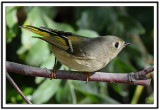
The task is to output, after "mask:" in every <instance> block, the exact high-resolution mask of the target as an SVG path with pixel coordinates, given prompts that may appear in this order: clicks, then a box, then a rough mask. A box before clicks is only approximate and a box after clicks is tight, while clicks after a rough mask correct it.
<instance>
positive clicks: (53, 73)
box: [50, 57, 57, 80]
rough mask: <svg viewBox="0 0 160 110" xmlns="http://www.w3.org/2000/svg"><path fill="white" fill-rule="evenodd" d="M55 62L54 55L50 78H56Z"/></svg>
mask: <svg viewBox="0 0 160 110" xmlns="http://www.w3.org/2000/svg"><path fill="white" fill-rule="evenodd" d="M56 64H57V60H56V57H55V62H54V67H53V70H52V73H51V74H50V77H51V80H52V79H53V78H56V71H57V68H56Z"/></svg>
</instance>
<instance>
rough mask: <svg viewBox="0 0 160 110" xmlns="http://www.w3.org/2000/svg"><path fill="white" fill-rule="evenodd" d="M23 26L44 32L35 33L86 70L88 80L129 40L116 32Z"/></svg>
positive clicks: (64, 61)
mask: <svg viewBox="0 0 160 110" xmlns="http://www.w3.org/2000/svg"><path fill="white" fill-rule="evenodd" d="M20 27H21V28H24V29H26V30H29V31H31V32H33V33H36V34H38V35H41V36H42V37H35V36H33V37H34V38H39V39H41V40H44V41H46V42H48V43H49V44H50V47H51V51H52V52H53V54H54V55H55V56H56V58H57V59H58V61H59V62H61V63H62V64H64V65H66V66H68V67H70V68H72V69H75V70H78V71H82V72H85V73H86V83H87V82H88V80H89V77H90V74H89V73H90V72H95V71H97V70H99V69H101V68H103V67H104V66H106V65H107V64H108V63H109V62H110V61H111V60H112V59H113V58H115V57H116V56H117V54H118V53H119V52H120V51H121V50H122V49H123V48H124V47H125V46H126V45H128V44H130V43H127V42H125V41H123V40H122V39H120V38H118V37H116V36H113V35H107V36H100V37H95V38H89V37H86V36H80V35H77V34H73V33H71V32H64V31H58V30H55V29H51V28H47V27H35V26H31V25H26V26H20ZM52 78H56V63H55V65H54V67H53V72H52V73H51V79H52Z"/></svg>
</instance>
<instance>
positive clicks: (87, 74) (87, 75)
mask: <svg viewBox="0 0 160 110" xmlns="http://www.w3.org/2000/svg"><path fill="white" fill-rule="evenodd" d="M85 74H86V84H87V83H88V79H89V77H90V73H89V72H85Z"/></svg>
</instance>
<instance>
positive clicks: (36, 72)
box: [6, 61, 154, 86]
mask: <svg viewBox="0 0 160 110" xmlns="http://www.w3.org/2000/svg"><path fill="white" fill-rule="evenodd" d="M6 68H7V71H8V72H14V73H19V74H23V75H29V76H39V77H46V78H50V74H51V72H52V70H49V69H46V68H37V67H32V66H26V65H22V64H17V63H13V62H8V61H7V62H6ZM153 68H154V67H150V68H148V69H145V70H143V71H141V72H140V73H139V72H137V73H135V74H134V75H131V76H132V77H133V78H134V80H132V79H131V80H130V78H129V76H130V73H104V72H92V73H90V78H89V81H103V82H116V83H129V84H135V85H145V86H146V85H150V82H151V79H144V78H141V76H143V77H144V75H146V74H148V73H149V72H152V71H153ZM148 70H151V71H148ZM142 72H144V73H143V74H142ZM136 74H138V76H139V78H137V77H135V75H136ZM141 74H142V75H141ZM56 79H72V80H84V81H85V80H86V75H85V74H84V72H78V71H61V70H57V71H56Z"/></svg>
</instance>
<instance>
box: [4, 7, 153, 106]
mask: <svg viewBox="0 0 160 110" xmlns="http://www.w3.org/2000/svg"><path fill="white" fill-rule="evenodd" d="M146 10H147V11H146ZM20 25H33V26H45V27H49V28H53V29H57V30H62V31H69V32H73V33H76V34H79V35H84V36H88V37H97V36H100V35H101V36H102V35H116V36H118V37H120V38H122V39H124V40H125V41H128V42H132V45H129V46H128V47H126V48H125V49H123V51H122V52H121V53H120V54H119V55H118V56H117V57H116V58H115V59H113V60H112V61H111V62H110V63H109V64H108V65H107V66H106V67H104V68H103V69H101V70H99V71H104V72H114V73H115V72H117V73H129V72H136V71H139V70H141V69H144V68H147V67H150V66H152V65H153V64H154V62H153V56H154V55H153V51H154V49H153V40H154V37H153V36H154V33H153V32H154V31H153V7H98V6H97V7H45V6H43V7H28V6H25V7H11V6H10V7H9V6H8V7H6V43H7V45H6V46H7V48H6V49H7V50H6V58H7V60H8V61H13V62H17V63H22V64H26V65H31V66H37V67H43V68H48V69H52V67H53V65H54V57H55V56H54V55H53V54H52V53H51V52H50V50H49V45H48V44H47V43H46V42H44V41H42V40H39V39H35V38H32V36H36V35H35V34H33V33H31V32H28V31H25V30H21V29H20V28H19V27H18V26H20ZM58 67H59V69H61V70H72V69H70V68H68V67H67V66H65V65H62V64H60V63H58ZM11 77H12V78H13V79H14V80H15V82H16V83H17V85H18V86H19V87H20V89H21V90H22V92H23V93H24V95H26V96H27V98H28V99H30V100H31V102H32V103H35V104H40V103H45V104H49V103H51V104H130V103H154V99H153V81H152V83H151V86H148V87H139V86H135V85H129V84H118V83H106V82H88V84H85V82H84V81H72V80H59V79H54V80H49V79H46V78H40V77H30V76H21V75H18V74H14V75H13V74H11ZM6 92H7V93H6V94H7V96H6V102H7V103H8V104H9V103H12V104H16V103H20V104H23V103H26V102H25V101H24V100H23V99H22V98H21V97H20V95H19V94H18V93H17V92H16V90H15V89H14V88H13V87H12V86H11V85H10V83H9V82H8V81H7V91H6Z"/></svg>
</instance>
